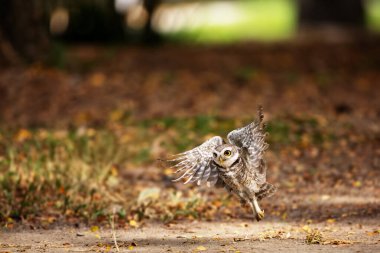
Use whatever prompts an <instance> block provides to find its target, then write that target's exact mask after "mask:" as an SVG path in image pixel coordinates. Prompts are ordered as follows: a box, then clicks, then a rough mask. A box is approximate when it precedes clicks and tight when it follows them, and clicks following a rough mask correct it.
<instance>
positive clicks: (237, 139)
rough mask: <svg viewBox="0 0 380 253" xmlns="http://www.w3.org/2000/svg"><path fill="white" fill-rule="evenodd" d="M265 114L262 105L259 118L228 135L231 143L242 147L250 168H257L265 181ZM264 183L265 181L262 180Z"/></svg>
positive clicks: (266, 146)
mask: <svg viewBox="0 0 380 253" xmlns="http://www.w3.org/2000/svg"><path fill="white" fill-rule="evenodd" d="M263 119H264V115H263V112H262V107H259V109H258V120H257V121H254V122H252V123H251V124H249V125H247V126H245V127H242V128H239V129H236V130H233V131H232V132H230V133H229V134H228V135H227V139H228V141H229V142H230V143H231V144H234V145H236V146H238V147H239V148H241V150H242V157H243V159H244V161H245V162H246V164H247V167H248V168H251V169H255V170H256V171H257V173H256V175H257V176H258V177H260V178H258V179H259V180H260V179H262V180H264V182H265V176H266V165H265V161H264V152H265V150H266V149H267V148H268V144H267V143H266V142H265V136H266V133H265V131H264V126H263V123H262V122H263ZM262 183H263V182H262Z"/></svg>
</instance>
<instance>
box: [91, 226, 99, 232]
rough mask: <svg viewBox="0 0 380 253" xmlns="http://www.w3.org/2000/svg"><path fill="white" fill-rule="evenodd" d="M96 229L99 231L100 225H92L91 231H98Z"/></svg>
mask: <svg viewBox="0 0 380 253" xmlns="http://www.w3.org/2000/svg"><path fill="white" fill-rule="evenodd" d="M96 231H99V227H98V226H92V227H91V232H96Z"/></svg>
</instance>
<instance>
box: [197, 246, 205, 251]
mask: <svg viewBox="0 0 380 253" xmlns="http://www.w3.org/2000/svg"><path fill="white" fill-rule="evenodd" d="M205 250H207V248H206V247H204V246H198V247H197V251H205Z"/></svg>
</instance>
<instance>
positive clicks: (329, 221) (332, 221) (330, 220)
mask: <svg viewBox="0 0 380 253" xmlns="http://www.w3.org/2000/svg"><path fill="white" fill-rule="evenodd" d="M326 222H327V223H330V224H331V223H334V222H335V219H327V220H326Z"/></svg>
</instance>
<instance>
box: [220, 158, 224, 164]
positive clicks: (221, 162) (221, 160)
mask: <svg viewBox="0 0 380 253" xmlns="http://www.w3.org/2000/svg"><path fill="white" fill-rule="evenodd" d="M223 162H224V160H223V159H222V158H221V157H219V163H220V164H221V165H222V164H223Z"/></svg>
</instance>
